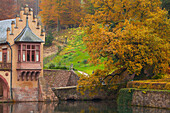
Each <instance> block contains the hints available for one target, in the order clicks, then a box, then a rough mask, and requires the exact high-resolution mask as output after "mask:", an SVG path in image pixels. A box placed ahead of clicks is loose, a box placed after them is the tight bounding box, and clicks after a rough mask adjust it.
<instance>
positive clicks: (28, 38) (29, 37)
mask: <svg viewBox="0 0 170 113" xmlns="http://www.w3.org/2000/svg"><path fill="white" fill-rule="evenodd" d="M14 41H15V42H44V41H43V40H42V39H41V38H39V37H38V36H37V35H35V34H34V33H33V32H32V30H31V29H30V27H29V25H28V18H27V22H26V26H25V28H24V29H23V30H22V31H21V33H20V34H19V35H18V36H17V37H16V38H15V39H14Z"/></svg>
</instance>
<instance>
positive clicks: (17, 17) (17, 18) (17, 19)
mask: <svg viewBox="0 0 170 113" xmlns="http://www.w3.org/2000/svg"><path fill="white" fill-rule="evenodd" d="M18 23H19V15H16V26H15V28H16V29H17V28H18Z"/></svg>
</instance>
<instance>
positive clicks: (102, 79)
mask: <svg viewBox="0 0 170 113" xmlns="http://www.w3.org/2000/svg"><path fill="white" fill-rule="evenodd" d="M92 3H93V5H94V7H95V13H94V15H91V14H88V15H86V17H85V19H84V21H83V25H84V30H85V32H86V34H87V36H86V37H84V43H85V44H86V46H87V50H88V52H89V54H90V56H91V57H92V61H93V62H94V63H96V64H97V63H101V62H100V59H104V60H105V61H104V64H105V68H104V69H103V70H96V71H95V73H94V74H92V75H90V76H89V77H81V78H80V81H79V85H78V86H82V87H79V90H82V91H84V90H87V89H88V90H91V91H94V92H95V91H96V90H98V89H100V88H101V87H102V84H103V83H105V84H108V85H112V84H114V83H120V81H121V79H123V78H122V73H124V72H125V71H126V72H128V74H135V75H140V74H141V73H143V72H144V71H145V70H147V69H150V68H152V70H153V71H152V73H153V74H158V73H166V70H167V68H168V66H169V64H170V49H169V48H170V43H169V42H170V20H169V19H168V17H167V16H168V12H167V11H166V10H162V8H161V7H160V6H161V2H160V0H92ZM113 71H114V73H113ZM83 86H84V87H83ZM110 88H111V87H110ZM113 88H115V87H113Z"/></svg>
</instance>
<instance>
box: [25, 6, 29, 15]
mask: <svg viewBox="0 0 170 113" xmlns="http://www.w3.org/2000/svg"><path fill="white" fill-rule="evenodd" d="M24 10H25V12H24V14H25V15H27V14H28V13H29V8H28V4H26V5H25V8H24Z"/></svg>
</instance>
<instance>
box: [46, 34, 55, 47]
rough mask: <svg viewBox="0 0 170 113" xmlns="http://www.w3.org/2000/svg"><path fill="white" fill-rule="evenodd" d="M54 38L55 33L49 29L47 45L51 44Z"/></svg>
mask: <svg viewBox="0 0 170 113" xmlns="http://www.w3.org/2000/svg"><path fill="white" fill-rule="evenodd" d="M53 40H54V37H53V34H52V32H51V31H49V32H48V34H47V36H46V37H45V46H51V45H52V42H53Z"/></svg>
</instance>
